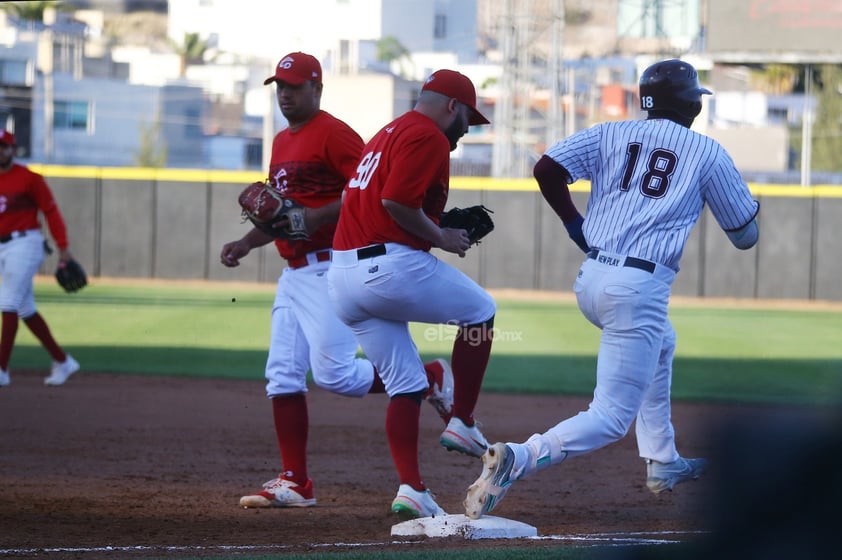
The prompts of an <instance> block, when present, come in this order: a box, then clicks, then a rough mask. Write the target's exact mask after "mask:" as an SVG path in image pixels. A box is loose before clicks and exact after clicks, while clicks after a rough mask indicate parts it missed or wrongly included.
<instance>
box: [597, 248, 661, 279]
mask: <svg viewBox="0 0 842 560" xmlns="http://www.w3.org/2000/svg"><path fill="white" fill-rule="evenodd" d="M598 257H599V250H598V249H592V250H591V251H590V252H589V253H588V258H589V259H594V260H599V259H598ZM623 266H628V267H631V268H639V269H640V270H645V271H646V272H649V273H650V274H651V273H653V272H655V263H653V262H652V261H647V260H643V259H638V258H636V257H626V260H624V261H623Z"/></svg>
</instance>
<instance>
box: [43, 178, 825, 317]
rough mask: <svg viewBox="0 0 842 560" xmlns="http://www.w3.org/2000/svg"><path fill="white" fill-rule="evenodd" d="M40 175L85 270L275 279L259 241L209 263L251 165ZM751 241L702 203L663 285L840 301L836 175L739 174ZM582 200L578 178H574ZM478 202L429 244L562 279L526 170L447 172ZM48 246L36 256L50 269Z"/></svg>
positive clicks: (566, 281)
mask: <svg viewBox="0 0 842 560" xmlns="http://www.w3.org/2000/svg"><path fill="white" fill-rule="evenodd" d="M32 168H33V169H34V170H35V171H38V172H40V173H43V174H44V175H45V177H46V178H47V181H48V183H49V184H50V186H51V187H52V189H53V191H54V193H55V196H56V198H57V199H58V202H59V205H60V206H61V208H62V211H63V213H64V216H65V220H66V222H67V224H68V229H69V234H70V240H71V249H72V251H73V252H74V254H75V255H76V256H77V257H78V259H79V261H80V262H81V263H82V264H83V266H85V267H86V269H87V270H88V271H89V273H90V274H91V276H92V277H97V276H105V277H129V278H163V279H197V280H201V279H208V280H215V281H247V282H275V281H276V280H277V278H278V275H279V274H280V273H281V270H282V269H283V266H284V263H283V262H282V261H281V260H280V258H279V257H278V256H277V253H275V250H274V247H272V246H271V245H270V246H268V247H264V248H262V249H260V250H258V251H255V252H254V253H253V254H251V255H249V256H248V257H246V258H245V259H244V261H243V263H242V264H241V265H240V266H239V267H237V268H234V269H229V268H225V267H223V266H222V265H221V264H220V263H219V252H220V250H221V248H222V245H223V244H224V243H226V242H227V241H231V240H233V239H237V238H239V237H240V236H242V235H243V234H244V233H245V232H246V231H248V229H249V225H248V224H247V223H243V221H242V218H241V216H240V210H239V206H238V205H237V195H238V194H239V192H240V191H241V190H242V189H243V188H244V187H245V185H247V184H248V183H250V182H252V181H254V180H259V179H261V177H260V176H259V174H257V173H253V172H235V171H231V172H226V171H199V170H196V171H191V170H157V171H156V170H142V169H123V168H69V167H47V166H35V165H33V166H32ZM751 187H752V191H753V193H754V195H755V197H756V198H757V199H759V200H760V204H761V211H760V219H759V222H760V228H761V241H760V243H759V244H758V245H757V246H756V247H755V248H753V249H749V250H748V251H739V250H737V249H735V248H734V247H733V246H732V245H731V243H730V242H729V241H728V239H727V237H726V236H725V234H724V233H723V232H722V231H721V230H720V229H719V227H718V225H717V224H716V221H715V220H714V219H713V216H712V215H711V214H710V213H709V212H708V211H705V213H704V214H703V215H702V217H701V219H700V220H699V223H698V224H697V225H696V227H695V228H694V229H693V232H692V234H691V236H690V239H689V241H688V244H687V247H686V249H685V252H684V256H683V258H682V261H681V270H680V272H679V274H678V276H677V278H676V281H675V284H674V287H673V293H675V294H676V295H686V296H710V297H736V298H773V299H814V300H833V301H842V282H840V281H839V278H840V276H842V259H840V255H842V236H840V235H839V234H838V233H837V232H836V231H835V230H836V229H837V227H836V226H837V224H839V223H841V222H842V187H835V186H816V187H811V188H806V189H805V188H801V187H794V186H774V185H751ZM573 196H574V199H575V200H576V203H577V205H578V206H579V208H581V209H584V208H585V203H586V201H587V196H588V193H587V185H579V184H577V185H574V193H573ZM472 204H484V205H485V206H486V207H488V208H490V209H492V210H493V211H494V214H493V218H494V221H495V224H496V228H495V231H494V232H493V233H491V235H490V236H489V237H488V238H487V239H486V241H485V242H483V243H481V244H480V245H479V246H478V247H475V248H473V249H471V250H470V251H469V253H468V255H467V256H466V257H465V258H464V259H460V258H458V257H456V256H455V255H451V254H447V253H443V252H440V251H436V254H437V255H438V256H439V257H440V258H442V259H443V260H445V261H446V262H449V263H451V264H453V265H455V266H457V267H458V268H460V269H461V270H463V271H464V272H465V273H466V274H468V275H470V276H471V277H472V278H474V279H475V280H477V281H478V282H479V283H480V284H482V285H483V286H485V287H486V288H489V289H497V288H514V289H528V290H555V291H570V290H571V289H572V285H573V280H574V279H575V276H576V274H577V272H578V268H579V265H580V264H581V262H582V253H581V251H580V250H579V249H578V248H577V247H576V246H575V245H574V244H573V243H572V242H571V241H569V240H568V238H567V234H566V232H565V230H564V227H563V226H562V225H561V222H560V221H559V220H558V219H557V218H556V216H555V214H554V213H553V212H552V210H551V209H550V208H549V206H547V204H546V203H545V202H544V200H543V198H542V197H541V195H540V193H539V192H538V190H537V188H535V186H534V182H533V181H531V180H507V181H495V180H492V179H486V178H472V177H455V178H453V180H452V186H451V195H450V201H449V203H448V207H450V206H468V205H472ZM55 259H56V255H52V257H50V258H49V259H48V260H47V261H46V262H45V264H44V265H43V267H42V268H43V270H42V272H44V273H51V271H52V270H54V268H55Z"/></svg>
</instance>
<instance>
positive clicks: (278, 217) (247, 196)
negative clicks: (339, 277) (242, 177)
mask: <svg viewBox="0 0 842 560" xmlns="http://www.w3.org/2000/svg"><path fill="white" fill-rule="evenodd" d="M238 202H239V203H240V207H241V208H242V214H243V218H245V219H248V220H249V221H251V223H252V224H254V227H256V228H257V229H259V230H260V231H262V232H263V233H266V234H267V235H271V236H272V237H281V238H284V239H307V238H308V234H307V226H306V225H305V223H304V207H303V206H301V205H300V204H298V203H296V202H295V201H294V200H292V199H290V198H284V197H283V196H281V193H279V192H278V191H277V190H276V189H274V188H273V187H272V186H271V185H270V184H268V182H260V181H257V182H254V183H252V184H251V185H249V186H247V187H246V188H245V189H243V192H241V193H240V196H239V198H238Z"/></svg>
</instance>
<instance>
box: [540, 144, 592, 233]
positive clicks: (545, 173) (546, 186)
mask: <svg viewBox="0 0 842 560" xmlns="http://www.w3.org/2000/svg"><path fill="white" fill-rule="evenodd" d="M532 174H533V176H534V177H535V180H536V181H538V188H539V189H541V195H542V196H543V197H544V200H546V201H547V203H548V204H549V205H550V208H552V209H553V210H554V211H555V213H556V214H557V215H558V217H559V218H561V221H562V222H564V223H565V224H569V223H571V222H573V221H575V220H577V219H578V218H579V216H580V214H579V211H578V210H577V209H576V205H575V204H574V203H573V198H572V197H571V196H570V189H569V188H568V187H567V183H568V181H569V179H570V175H569V174H568V173H567V170H566V169H564V167H562V166H561V165H559V164H558V163H557V162H556V161H555V160H553V159H552V158H551V157H549V156H542V157H541V159H539V160H538V163H536V164H535V167H534V169H533V170H532Z"/></svg>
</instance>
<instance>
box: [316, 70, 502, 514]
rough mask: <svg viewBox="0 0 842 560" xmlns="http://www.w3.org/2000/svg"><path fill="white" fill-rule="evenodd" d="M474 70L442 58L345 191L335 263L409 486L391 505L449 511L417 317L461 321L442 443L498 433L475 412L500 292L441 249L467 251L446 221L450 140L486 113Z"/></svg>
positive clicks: (460, 444) (477, 450) (478, 451)
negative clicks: (430, 428)
mask: <svg viewBox="0 0 842 560" xmlns="http://www.w3.org/2000/svg"><path fill="white" fill-rule="evenodd" d="M487 123H488V119H486V118H485V117H484V116H483V115H482V114H481V113H480V112H479V111H477V109H476V91H475V89H474V85H473V83H472V82H471V80H470V79H468V78H467V77H466V76H464V75H462V74H460V73H458V72H455V71H452V70H439V71H437V72H435V73H434V74H433V75H431V76H430V77H429V78H428V79H427V81H426V82H425V84H424V86H423V87H422V90H421V92H420V95H419V97H418V102H417V104H416V105H415V108H414V109H413V110H411V111H409V112H407V113H405V114H404V115H402V116H400V117H398V118H397V119H396V120H394V121H392V122H391V123H389V124H388V125H386V126H385V127H384V128H383V129H381V130H380V131H379V132H378V133H377V134H376V135H375V136H374V138H372V140H371V141H370V142H369V143H368V144H367V145H366V147H365V149H364V150H363V156H362V158H361V160H360V162H359V165H358V166H357V169H356V173H355V174H354V176H353V178H352V179H351V180H350V181H349V182H348V185H347V187H346V188H345V192H344V194H343V204H342V212H341V213H340V216H339V225H338V226H337V230H336V236H335V239H334V249H335V250H334V260H333V263H332V264H331V267H330V271H329V272H328V282H329V289H330V297H331V300H332V302H333V305H334V308H335V309H336V311H337V314H338V315H339V317H340V318H341V319H342V320H343V321H344V322H345V323H346V324H348V325H349V326H350V327H351V329H352V330H353V331H354V333H355V334H356V335H357V340H359V342H360V346H362V349H363V351H364V352H365V353H366V355H367V356H368V357H369V359H370V360H371V361H372V362H373V363H374V365H375V366H376V367H377V370H378V371H379V372H380V376H381V378H382V379H383V383H384V384H385V385H386V392H387V393H388V395H389V397H390V401H389V406H388V409H387V412H386V436H387V438H388V440H389V448H390V451H391V454H392V459H393V461H394V464H395V467H396V468H397V473H398V478H399V480H400V486H399V488H398V493H397V496H396V497H395V498H394V500H393V501H392V511H393V512H395V513H396V514H398V515H400V516H402V517H409V518H413V517H428V516H432V515H438V514H442V513H444V511H443V510H442V508H441V507H439V505H438V504H437V503H436V501H435V499H434V497H433V496H432V494H431V493H430V492H429V490H428V489H427V487H426V486H425V484H424V482H423V480H422V478H421V473H420V468H419V464H418V463H419V461H418V427H419V415H420V403H421V400H422V398H423V396H424V393H425V391H426V388H427V379H426V377H425V374H424V367H423V364H422V363H421V358H420V356H419V355H418V350H417V348H416V346H415V343H414V342H413V340H412V337H411V335H410V332H409V328H408V323H409V322H420V323H439V324H451V325H456V326H458V327H459V331H458V332H457V334H456V337H455V340H454V343H453V353H452V357H451V366H452V368H453V377H454V383H455V386H454V392H453V399H454V402H453V415H452V418H451V419H450V421H449V423H448V425H447V427H446V429H445V431H444V432H443V433H442V435H441V438H440V441H441V444H442V445H443V446H444V447H446V448H447V449H450V450H455V451H459V452H461V453H465V454H468V455H471V456H474V457H480V456H482V454H483V453H484V452H485V449H486V447H487V446H488V443H487V441H486V439H485V437H484V436H483V434H482V433H481V432H480V430H479V427H478V425H477V424H476V423H475V422H474V417H473V413H474V407H475V406H476V402H477V399H478V397H479V391H480V386H481V384H482V379H483V377H484V375H485V368H486V366H487V364H488V359H489V354H490V352H491V339H492V327H493V320H494V315H495V313H496V304H495V303H494V300H493V299H492V298H491V296H490V295H489V294H488V293H487V292H486V291H485V290H483V289H482V288H481V287H480V286H479V285H477V283H476V282H474V281H473V280H471V279H470V278H469V277H468V276H466V275H465V274H463V273H462V272H460V271H459V270H458V269H457V268H455V267H453V266H450V265H449V264H447V263H445V262H442V261H440V260H439V259H438V258H436V257H435V256H434V255H432V254H431V253H430V249H431V247H438V248H440V249H442V250H444V251H448V252H450V253H455V254H458V255H459V256H464V255H465V251H467V250H468V248H469V247H470V242H469V241H468V236H467V234H466V233H465V231H464V230H462V229H451V228H440V227H439V225H438V220H439V217H440V216H441V214H442V211H443V210H444V207H445V203H446V202H447V197H448V183H449V179H450V152H451V151H452V150H453V149H455V148H456V144H457V142H458V141H459V139H460V138H461V137H462V136H463V135H464V134H465V133H466V132H467V131H468V126H469V125H479V124H487Z"/></svg>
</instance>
